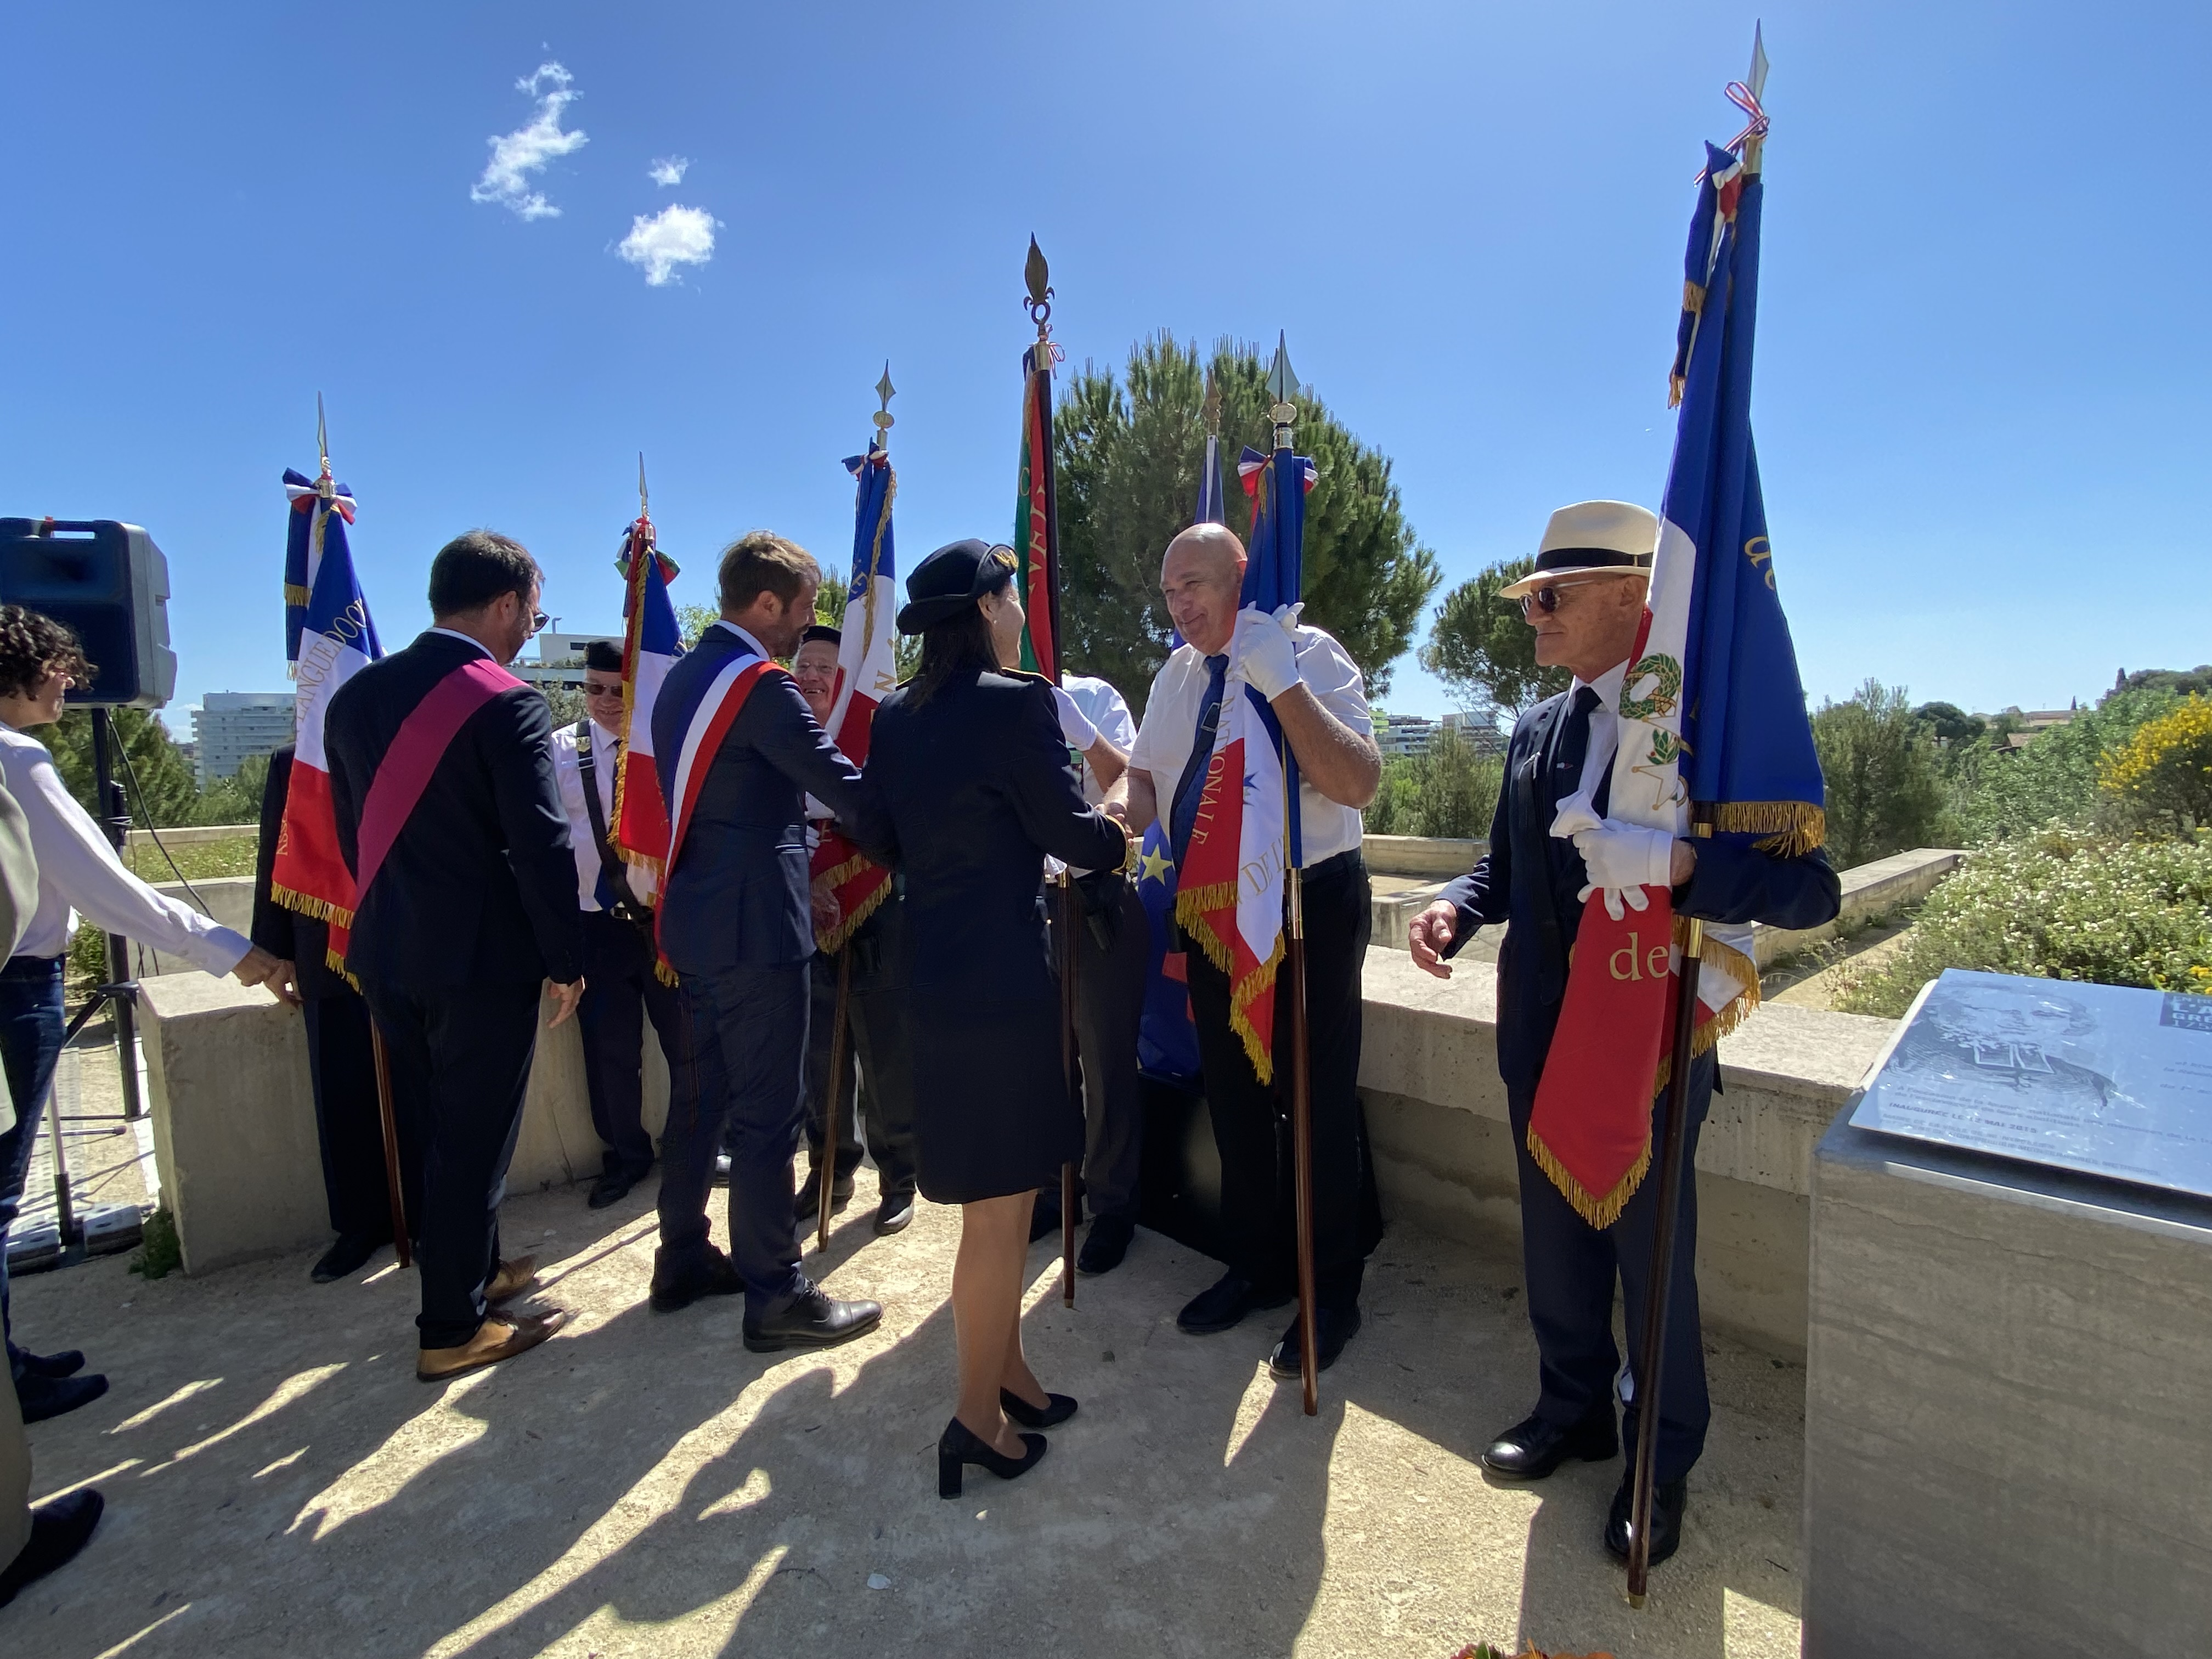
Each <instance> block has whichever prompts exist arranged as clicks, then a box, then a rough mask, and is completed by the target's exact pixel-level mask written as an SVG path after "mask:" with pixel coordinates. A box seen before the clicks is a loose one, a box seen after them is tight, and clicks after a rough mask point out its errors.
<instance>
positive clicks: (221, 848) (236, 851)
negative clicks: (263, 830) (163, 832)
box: [123, 828, 260, 882]
mask: <svg viewBox="0 0 2212 1659" xmlns="http://www.w3.org/2000/svg"><path fill="white" fill-rule="evenodd" d="M164 839H165V840H167V837H164ZM259 842H260V832H259V830H258V828H257V829H255V830H254V831H253V833H252V834H249V835H243V836H224V837H223V838H222V840H221V841H201V842H192V843H191V844H190V845H189V846H181V847H180V846H179V845H178V844H177V843H176V842H174V841H173V840H169V841H168V844H167V856H164V854H163V849H162V848H156V847H146V846H133V847H128V848H125V849H124V852H123V867H124V868H125V869H126V870H128V871H130V872H131V874H133V875H135V876H137V878H138V879H139V880H141V881H149V882H164V881H175V880H177V879H178V878H179V877H182V878H184V879H185V880H186V881H213V880H215V879H216V878H217V877H220V876H250V875H252V873H253V855H254V854H255V852H256V850H257V849H258V845H259ZM172 866H174V867H172Z"/></svg>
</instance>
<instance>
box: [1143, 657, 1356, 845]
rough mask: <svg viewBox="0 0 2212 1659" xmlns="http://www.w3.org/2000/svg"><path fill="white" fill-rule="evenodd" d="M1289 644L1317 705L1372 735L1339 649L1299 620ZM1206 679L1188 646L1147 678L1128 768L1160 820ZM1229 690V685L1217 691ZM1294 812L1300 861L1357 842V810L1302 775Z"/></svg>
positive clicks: (1191, 736)
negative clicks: (1148, 783) (1138, 776)
mask: <svg viewBox="0 0 2212 1659" xmlns="http://www.w3.org/2000/svg"><path fill="white" fill-rule="evenodd" d="M1291 649H1292V651H1293V652H1294V653H1296V655H1297V662H1298V678H1299V679H1301V680H1303V681H1304V683H1305V686H1306V689H1307V690H1309V691H1311V692H1312V693H1313V694H1314V696H1315V697H1316V699H1317V700H1318V701H1319V702H1320V703H1321V706H1322V708H1326V709H1327V710H1328V712H1329V713H1330V714H1334V715H1335V716H1336V718H1337V719H1338V720H1341V721H1342V722H1343V723H1344V724H1345V725H1346V726H1349V727H1350V728H1351V729H1352V731H1354V732H1358V733H1359V734H1360V735H1361V736H1362V737H1367V738H1371V737H1373V736H1374V735H1375V718H1374V716H1373V715H1372V714H1370V713H1369V712H1368V708H1367V681H1366V678H1365V677H1364V675H1362V674H1361V673H1360V671H1359V665H1358V664H1357V663H1355V662H1353V661H1352V658H1351V656H1350V654H1349V653H1346V650H1345V648H1344V647H1342V646H1340V645H1339V644H1338V643H1337V642H1336V641H1335V640H1334V639H1333V638H1331V637H1330V636H1329V635H1327V634H1325V633H1323V632H1322V630H1321V629H1318V628H1308V627H1306V626H1304V624H1303V623H1301V624H1300V625H1299V626H1298V627H1297V628H1296V629H1293V630H1292V632H1291ZM1206 678H1207V675H1206V656H1205V653H1202V652H1201V651H1200V650H1199V648H1198V647H1196V646H1194V645H1186V646H1182V647H1178V648H1177V649H1176V652H1175V653H1174V654H1173V655H1171V656H1170V657H1169V659H1167V661H1166V662H1164V663H1163V664H1162V665H1160V671H1159V672H1158V674H1157V675H1155V676H1154V677H1153V679H1152V696H1151V697H1150V698H1149V699H1148V700H1147V701H1146V704H1145V723H1144V725H1143V726H1140V727H1139V729H1138V732H1137V740H1136V742H1135V743H1134V744H1133V745H1132V746H1131V748H1130V751H1129V764H1130V766H1131V768H1132V769H1135V770H1137V771H1140V772H1144V773H1146V774H1147V775H1150V777H1151V778H1152V791H1153V793H1154V794H1155V795H1156V796H1157V797H1158V803H1159V806H1158V810H1159V816H1160V818H1161V820H1162V821H1163V822H1165V821H1166V819H1167V817H1168V816H1169V815H1170V813H1171V812H1172V811H1174V810H1175V789H1176V783H1177V782H1178V781H1181V779H1182V769H1183V763H1185V762H1186V761H1188V759H1189V758H1190V750H1191V745H1192V744H1194V742H1196V741H1197V738H1198V709H1199V705H1200V703H1201V702H1205V700H1206ZM1235 693H1236V688H1235V687H1233V686H1232V687H1231V688H1230V689H1229V690H1228V691H1227V692H1226V693H1225V694H1224V695H1225V696H1233V695H1235ZM1298 816H1299V819H1300V822H1301V823H1302V824H1303V825H1304V831H1305V842H1304V853H1305V862H1306V863H1307V865H1308V866H1312V865H1316V864H1319V863H1320V862H1321V861H1322V860H1323V859H1326V858H1334V856H1335V855H1336V854H1339V853H1346V852H1350V851H1351V850H1352V848H1355V847H1358V845H1359V842H1360V821H1359V809H1358V807H1356V806H1346V805H1342V804H1340V802H1337V801H1333V800H1331V799H1329V798H1328V796H1327V795H1324V794H1322V792H1321V791H1320V790H1318V789H1316V788H1315V787H1313V785H1312V783H1311V782H1310V781H1308V780H1307V778H1306V777H1305V776H1304V774H1303V773H1301V774H1300V775H1299V778H1298Z"/></svg>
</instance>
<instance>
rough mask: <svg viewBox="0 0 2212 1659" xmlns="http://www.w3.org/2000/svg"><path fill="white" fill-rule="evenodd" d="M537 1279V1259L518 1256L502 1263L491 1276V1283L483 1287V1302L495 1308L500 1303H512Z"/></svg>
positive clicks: (532, 1256)
mask: <svg viewBox="0 0 2212 1659" xmlns="http://www.w3.org/2000/svg"><path fill="white" fill-rule="evenodd" d="M537 1277H538V1258H537V1257H536V1256H534V1255H519V1256H517V1257H515V1258H514V1260H513V1261H502V1262H501V1263H500V1264H499V1269H498V1271H497V1272H495V1273H493V1274H492V1276H491V1283H490V1284H489V1285H485V1286H484V1300H485V1301H487V1302H489V1303H490V1304H491V1305H492V1306H493V1307H495V1308H496V1307H497V1306H499V1304H501V1303H502V1302H512V1301H513V1300H514V1298H515V1297H518V1296H520V1295H521V1294H522V1293H523V1292H524V1291H526V1290H528V1289H529V1288H530V1285H531V1281H532V1280H533V1279H536V1278H537Z"/></svg>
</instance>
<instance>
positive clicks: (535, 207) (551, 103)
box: [469, 63, 587, 219]
mask: <svg viewBox="0 0 2212 1659" xmlns="http://www.w3.org/2000/svg"><path fill="white" fill-rule="evenodd" d="M573 79H574V76H571V75H570V74H569V73H568V70H565V69H562V67H561V65H560V64H555V63H544V64H539V65H538V69H537V72H536V73H535V74H532V75H531V76H527V77H526V78H525V79H523V80H520V81H517V82H515V83H514V87H515V90H516V91H518V92H526V93H528V94H530V95H531V96H532V98H534V99H536V100H538V115H537V118H535V119H534V120H532V122H531V123H530V124H529V125H527V126H520V127H517V128H516V129H515V130H514V131H513V132H510V133H508V134H507V136H506V137H503V138H493V139H489V140H488V141H487V142H488V143H490V145H491V160H490V161H488V162H486V163H485V164H484V170H483V178H481V179H477V181H476V183H475V184H474V185H471V187H470V190H469V199H470V200H471V201H475V202H497V203H499V204H501V206H503V207H505V208H507V210H509V211H511V212H513V213H514V214H516V215H517V216H520V217H521V218H525V219H556V218H558V217H559V216H560V214H561V210H560V209H559V208H556V207H555V206H554V205H553V204H551V203H550V202H549V201H547V200H546V199H545V196H544V192H543V191H536V190H532V188H531V187H530V179H529V175H530V174H531V173H538V172H542V171H544V167H545V164H546V163H547V162H548V161H552V160H553V159H554V158H555V157H556V156H561V155H568V154H570V153H571V152H572V151H575V150H579V149H582V148H583V147H584V145H585V143H586V142H587V141H586V138H585V136H584V135H583V134H582V133H581V132H563V131H562V130H561V112H562V110H564V109H566V108H567V107H568V106H569V105H570V104H572V103H574V101H575V100H577V99H578V98H580V97H581V96H583V94H581V93H577V92H571V91H570V90H569V89H568V85H569V82H571V81H572V80H573Z"/></svg>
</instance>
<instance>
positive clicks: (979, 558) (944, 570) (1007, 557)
mask: <svg viewBox="0 0 2212 1659" xmlns="http://www.w3.org/2000/svg"><path fill="white" fill-rule="evenodd" d="M1019 568H1021V567H1020V565H1019V564H1018V562H1017V561H1016V559H1015V557H1014V550H1013V549H1012V548H1011V547H994V546H993V545H992V544H990V543H988V542H987V541H981V540H979V539H977V538H975V537H973V536H970V537H969V538H968V539H967V540H966V541H964V542H953V543H951V544H949V545H947V546H945V547H940V548H939V549H938V550H937V551H936V552H934V553H933V554H931V555H930V556H928V557H927V558H926V559H924V560H923V561H922V562H921V563H920V564H918V565H916V566H915V568H914V574H912V575H910V576H908V578H907V579H906V598H907V602H906V605H905V606H904V607H903V608H902V610H901V611H899V613H898V630H899V632H900V633H902V634H919V633H921V631H922V630H923V629H927V628H928V627H929V626H930V625H931V624H932V623H941V622H945V621H948V620H950V619H951V617H957V616H958V615H959V614H960V613H961V612H962V611H964V610H966V609H967V608H968V607H969V606H970V605H974V604H975V601H976V600H978V599H981V598H982V597H983V596H984V595H985V594H986V593H990V592H996V591H997V590H998V589H999V588H1000V587H1003V586H1005V585H1006V583H1007V582H1009V581H1011V580H1013V576H1014V573H1015V571H1017V570H1018V569H1019Z"/></svg>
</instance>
